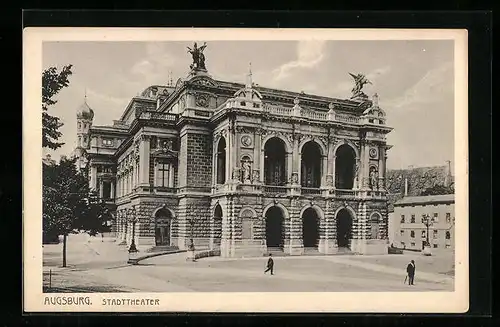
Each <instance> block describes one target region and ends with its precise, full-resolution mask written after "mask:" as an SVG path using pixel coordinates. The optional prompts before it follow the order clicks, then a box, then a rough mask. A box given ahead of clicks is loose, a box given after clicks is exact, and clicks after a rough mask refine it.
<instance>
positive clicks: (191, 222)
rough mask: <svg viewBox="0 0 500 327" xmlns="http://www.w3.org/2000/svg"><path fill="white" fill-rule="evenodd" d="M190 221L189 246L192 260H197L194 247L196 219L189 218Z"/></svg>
mask: <svg viewBox="0 0 500 327" xmlns="http://www.w3.org/2000/svg"><path fill="white" fill-rule="evenodd" d="M188 221H189V247H188V250H189V252H190V256H191V260H192V261H196V257H195V247H194V240H193V228H194V220H193V219H189V220H188Z"/></svg>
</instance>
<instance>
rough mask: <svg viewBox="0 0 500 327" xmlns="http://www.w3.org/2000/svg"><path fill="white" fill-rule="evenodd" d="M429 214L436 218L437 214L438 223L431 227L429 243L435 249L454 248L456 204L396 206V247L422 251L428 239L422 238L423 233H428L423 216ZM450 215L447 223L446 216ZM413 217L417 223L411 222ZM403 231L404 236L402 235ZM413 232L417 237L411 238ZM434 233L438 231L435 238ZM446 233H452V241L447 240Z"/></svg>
mask: <svg viewBox="0 0 500 327" xmlns="http://www.w3.org/2000/svg"><path fill="white" fill-rule="evenodd" d="M424 214H428V215H429V216H430V217H434V215H435V214H437V218H438V221H437V223H436V222H434V223H433V225H432V226H430V227H429V242H430V244H431V247H432V248H434V249H450V250H452V249H453V248H454V243H455V237H454V225H453V219H454V217H455V204H454V203H448V204H427V205H425V206H424V205H415V206H410V205H409V206H395V208H394V218H393V219H394V221H395V222H397V229H396V230H395V234H394V241H393V242H394V246H397V247H401V248H403V247H406V248H407V249H411V250H421V249H422V241H425V240H426V238H425V237H422V232H425V233H426V231H427V228H426V227H425V225H424V224H423V223H422V222H421V219H422V215H424ZM447 214H449V216H450V221H449V222H447V219H446V215H447ZM402 215H404V219H405V222H404V223H402V222H401V219H402ZM412 215H414V216H415V223H412V222H411V217H412ZM401 231H403V235H401ZM411 231H413V232H414V233H415V237H411ZM434 231H437V236H436V238H434ZM446 231H449V232H450V236H451V237H450V240H446Z"/></svg>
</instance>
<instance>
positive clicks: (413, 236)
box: [410, 230, 415, 238]
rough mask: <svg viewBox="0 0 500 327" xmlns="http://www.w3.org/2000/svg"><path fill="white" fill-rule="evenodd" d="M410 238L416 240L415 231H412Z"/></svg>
mask: <svg viewBox="0 0 500 327" xmlns="http://www.w3.org/2000/svg"><path fill="white" fill-rule="evenodd" d="M410 237H411V238H415V231H413V230H412V231H411V232H410Z"/></svg>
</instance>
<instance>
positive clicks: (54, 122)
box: [42, 65, 73, 150]
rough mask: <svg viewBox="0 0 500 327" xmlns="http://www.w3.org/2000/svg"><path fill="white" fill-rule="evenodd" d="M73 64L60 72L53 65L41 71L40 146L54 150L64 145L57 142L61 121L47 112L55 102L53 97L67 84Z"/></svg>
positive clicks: (59, 135)
mask: <svg viewBox="0 0 500 327" xmlns="http://www.w3.org/2000/svg"><path fill="white" fill-rule="evenodd" d="M72 67H73V65H67V66H64V67H63V68H62V70H61V71H60V72H58V71H57V69H56V68H55V67H50V68H48V69H46V70H44V71H43V75H42V146H43V147H44V148H50V149H52V150H56V149H58V148H60V147H61V146H62V145H64V143H63V142H57V141H58V140H59V138H60V137H61V135H62V133H61V132H60V131H59V128H60V127H61V126H63V123H62V122H61V121H60V119H59V118H58V117H56V116H51V115H49V114H48V112H47V111H48V108H49V106H52V105H54V104H56V103H57V100H55V99H54V97H55V96H56V95H57V93H59V91H61V89H63V88H65V87H66V86H68V85H69V80H68V78H69V76H70V75H71V74H72V72H71V68H72Z"/></svg>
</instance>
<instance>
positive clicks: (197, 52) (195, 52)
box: [187, 42, 207, 70]
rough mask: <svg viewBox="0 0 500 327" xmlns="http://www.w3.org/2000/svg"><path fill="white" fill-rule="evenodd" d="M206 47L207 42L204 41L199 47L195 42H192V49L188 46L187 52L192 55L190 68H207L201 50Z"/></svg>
mask: <svg viewBox="0 0 500 327" xmlns="http://www.w3.org/2000/svg"><path fill="white" fill-rule="evenodd" d="M206 47H207V44H206V43H204V44H203V45H202V46H201V47H199V48H198V45H197V44H196V42H195V43H194V46H193V49H191V48H190V47H187V48H188V52H189V53H190V54H191V55H192V57H193V63H192V64H191V66H189V67H190V68H191V69H194V70H207V68H206V67H205V55H204V54H203V50H205V48H206Z"/></svg>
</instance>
